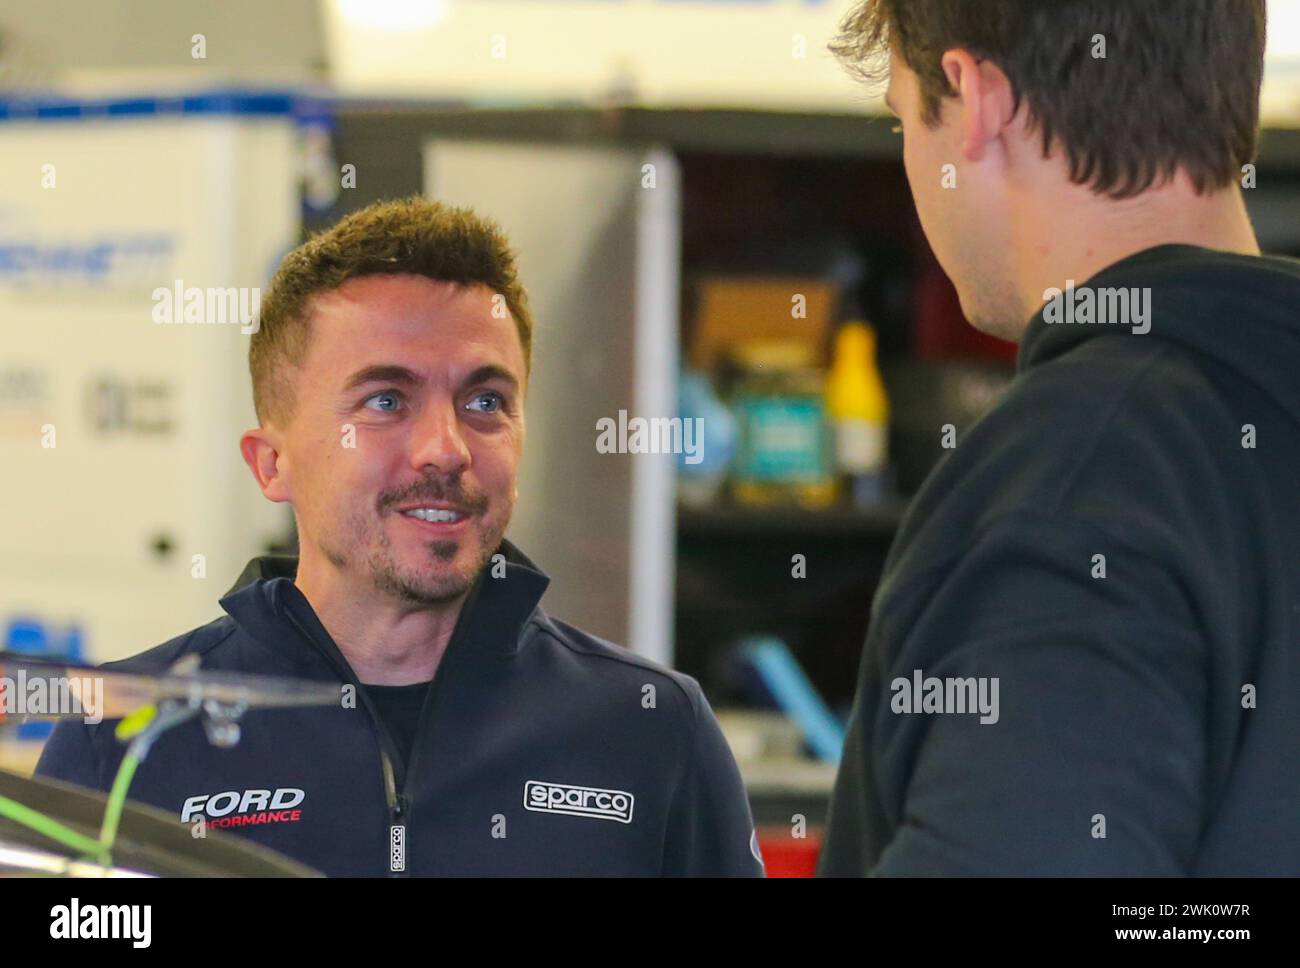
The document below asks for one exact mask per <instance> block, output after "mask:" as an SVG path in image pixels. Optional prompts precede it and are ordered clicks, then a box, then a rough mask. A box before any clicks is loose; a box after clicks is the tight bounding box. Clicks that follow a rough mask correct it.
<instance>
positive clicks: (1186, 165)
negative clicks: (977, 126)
mask: <svg viewBox="0 0 1300 968" xmlns="http://www.w3.org/2000/svg"><path fill="white" fill-rule="evenodd" d="M1098 35H1100V37H1101V38H1104V40H1105V54H1106V56H1105V57H1104V58H1102V57H1096V56H1094V54H1093V50H1094V45H1095V44H1096V43H1097V41H1096V40H1095V38H1097V37H1098ZM1264 37H1265V10H1264V0H860V2H859V3H858V4H857V6H855V7H854V8H853V9H852V10H851V11H849V13H848V14H847V15H846V16H845V18H844V20H843V22H842V23H841V24H840V33H839V35H838V36H837V37H836V38H835V40H834V41H833V42H832V43H831V45H830V49H831V51H832V52H833V53H834V54H835V55H836V56H837V57H839V58H840V60H841V61H842V62H843V63H844V64H845V65H846V66H847V67H848V69H849V70H850V71H851V72H852V73H853V74H854V75H856V76H857V77H858V78H859V79H862V80H866V81H870V82H878V81H880V80H881V79H882V78H884V77H887V76H888V62H887V58H888V54H889V49H890V46H891V45H892V46H893V48H894V51H895V53H896V54H897V55H898V56H900V57H902V59H903V61H904V62H905V63H906V64H907V65H908V66H909V67H910V68H911V69H912V70H913V71H915V72H916V73H917V75H918V80H919V82H920V90H921V100H922V105H921V109H922V119H923V121H924V123H925V124H926V125H928V126H930V127H934V126H935V125H937V124H938V123H939V117H940V104H941V102H942V100H943V98H945V97H947V96H949V95H952V94H955V93H956V92H955V91H953V90H952V88H951V86H950V85H949V83H948V79H947V76H946V75H945V74H944V71H943V68H942V67H941V66H940V60H941V58H942V57H943V54H944V52H945V51H948V50H952V49H953V48H962V49H964V50H967V51H969V52H970V53H971V54H972V55H973V56H975V57H979V58H987V59H989V60H991V61H993V62H994V63H995V64H997V65H998V67H1000V68H1001V69H1002V71H1003V72H1004V73H1005V74H1006V75H1007V78H1008V79H1009V80H1010V82H1011V86H1012V89H1013V91H1014V95H1015V105H1016V110H1017V111H1018V110H1019V109H1020V104H1021V101H1022V100H1023V101H1025V102H1026V103H1027V106H1028V111H1029V115H1028V118H1029V121H1030V123H1031V125H1034V126H1036V127H1037V128H1038V130H1039V131H1040V133H1041V135H1042V143H1043V155H1044V156H1046V155H1047V154H1048V152H1049V151H1050V150H1051V146H1052V143H1053V140H1056V141H1058V142H1059V143H1060V145H1061V146H1062V148H1063V149H1064V151H1065V156H1066V158H1067V159H1068V161H1069V166H1070V179H1071V181H1073V182H1075V183H1077V184H1081V185H1089V186H1091V188H1092V189H1093V190H1094V191H1096V192H1097V193H1099V194H1105V195H1109V196H1110V197H1112V198H1126V197H1129V196H1132V195H1136V194H1138V193H1140V192H1142V191H1145V190H1146V189H1147V188H1149V187H1150V186H1151V185H1152V184H1153V183H1155V182H1156V181H1157V180H1159V181H1162V182H1163V181H1164V180H1166V179H1167V178H1169V177H1171V176H1172V175H1173V174H1174V172H1175V170H1176V169H1178V168H1182V169H1184V170H1185V171H1186V172H1187V174H1188V176H1189V178H1190V179H1191V182H1192V184H1193V185H1194V186H1195V187H1196V191H1197V193H1198V194H1199V193H1202V192H1204V191H1206V190H1207V189H1213V188H1223V187H1226V186H1227V185H1228V184H1230V183H1231V182H1233V181H1234V180H1236V179H1237V178H1238V177H1240V175H1241V168H1242V166H1243V165H1245V164H1247V163H1249V162H1250V161H1252V160H1253V159H1254V157H1255V152H1256V147H1257V143H1258V135H1259V90H1260V83H1261V81H1262V78H1263V73H1264Z"/></svg>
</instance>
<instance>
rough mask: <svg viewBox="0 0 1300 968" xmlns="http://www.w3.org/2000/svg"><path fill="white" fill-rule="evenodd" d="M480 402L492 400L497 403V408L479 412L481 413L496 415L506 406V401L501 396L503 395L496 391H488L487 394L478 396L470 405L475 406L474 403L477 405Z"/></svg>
mask: <svg viewBox="0 0 1300 968" xmlns="http://www.w3.org/2000/svg"><path fill="white" fill-rule="evenodd" d="M480 400H491V401H494V402H495V406H493V407H492V408H490V409H488V410H480V411H479V412H480V413H496V412H497V411H499V410H500V409H501V408H502V407H504V406H505V399H504V398H503V397H502V396H501V394H499V393H497V392H496V391H495V390H488V391H487V392H485V393H480V394H478V396H476V397H475V398H474V399H473V401H471V404H470V405H471V406H473V404H474V403H477V402H478V401H480Z"/></svg>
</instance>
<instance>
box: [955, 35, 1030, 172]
mask: <svg viewBox="0 0 1300 968" xmlns="http://www.w3.org/2000/svg"><path fill="white" fill-rule="evenodd" d="M940 63H941V66H942V67H943V72H944V74H946V75H947V77H948V83H949V84H950V85H952V87H953V89H954V90H955V91H956V92H957V95H958V97H957V103H956V104H955V105H953V107H954V108H956V110H957V112H958V114H957V117H956V118H955V119H954V120H955V123H956V124H958V125H960V134H961V150H962V154H963V155H964V156H965V157H966V158H967V159H968V160H969V161H980V160H981V159H982V158H983V157H984V151H985V149H986V148H987V147H988V146H989V145H990V144H991V143H992V142H994V141H996V140H997V139H998V138H999V137H1001V135H1002V130H1003V128H1005V127H1006V126H1007V125H1008V124H1009V123H1010V122H1011V119H1012V118H1013V117H1014V116H1015V96H1014V94H1013V92H1012V89H1011V81H1010V79H1009V78H1008V77H1007V75H1006V74H1005V73H1004V72H1003V71H1002V68H1000V67H998V65H997V64H995V63H993V62H992V61H991V60H981V61H977V60H976V59H975V57H974V56H973V55H972V54H971V53H970V51H968V50H963V49H961V48H960V47H956V48H953V49H952V50H949V51H945V52H944V55H943V59H942V61H941V62H940Z"/></svg>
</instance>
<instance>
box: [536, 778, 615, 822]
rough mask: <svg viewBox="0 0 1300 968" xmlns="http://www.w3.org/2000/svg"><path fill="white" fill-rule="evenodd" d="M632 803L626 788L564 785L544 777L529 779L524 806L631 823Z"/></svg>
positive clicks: (544, 810) (538, 809) (542, 811)
mask: <svg viewBox="0 0 1300 968" xmlns="http://www.w3.org/2000/svg"><path fill="white" fill-rule="evenodd" d="M632 803H633V797H632V794H630V793H624V792H623V791H622V790H601V789H598V788H596V787H580V786H564V785H563V784H561V783H547V782H545V781H543V780H529V781H528V782H527V783H525V784H524V809H525V810H535V811H537V812H538V813H567V814H572V815H573V816H575V817H595V818H596V819H598V820H617V821H618V822H619V823H631V822H632Z"/></svg>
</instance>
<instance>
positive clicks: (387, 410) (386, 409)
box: [365, 393, 400, 413]
mask: <svg viewBox="0 0 1300 968" xmlns="http://www.w3.org/2000/svg"><path fill="white" fill-rule="evenodd" d="M376 400H391V401H392V402H393V405H392V406H391V407H385V406H380V407H370V404H371V403H373V402H374V401H376ZM399 402H400V401H399V400H398V398H397V394H396V393H376V394H375V395H374V396H373V397H367V398H366V402H365V405H366V406H367V407H370V409H371V410H379V411H380V412H382V413H392V412H393V411H394V410H396V409H397V404H398V403H399Z"/></svg>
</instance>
